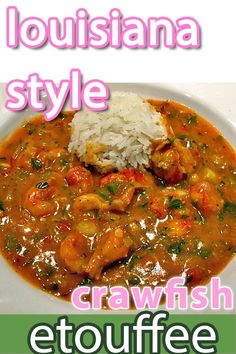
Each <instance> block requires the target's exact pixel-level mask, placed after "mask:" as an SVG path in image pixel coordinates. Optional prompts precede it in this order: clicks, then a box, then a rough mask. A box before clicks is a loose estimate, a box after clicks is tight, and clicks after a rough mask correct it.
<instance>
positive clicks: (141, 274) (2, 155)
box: [0, 84, 236, 313]
mask: <svg viewBox="0 0 236 354" xmlns="http://www.w3.org/2000/svg"><path fill="white" fill-rule="evenodd" d="M121 88H122V90H125V91H128V92H129V91H133V92H137V93H139V94H140V95H143V96H145V97H146V98H147V99H149V102H150V103H151V104H152V105H153V107H155V109H156V111H157V112H161V113H162V114H163V115H164V116H165V118H166V119H167V120H168V123H169V124H170V126H171V127H172V129H173V131H174V134H175V137H176V140H177V141H178V144H180V146H181V149H186V150H187V151H188V152H190V154H191V156H192V157H193V159H194V161H195V167H194V169H193V170H192V169H191V172H189V174H188V175H187V176H185V177H184V178H179V177H178V173H179V172H178V170H176V166H174V168H173V166H172V167H171V168H169V169H168V171H167V172H166V171H165V169H164V172H163V173H164V174H162V173H159V175H158V178H157V176H156V175H154V173H153V171H150V170H147V171H142V172H140V171H131V170H128V171H124V172H122V173H123V174H122V176H123V177H124V176H125V177H124V178H123V177H122V178H121V179H120V173H111V174H107V175H105V176H104V175H102V174H100V173H98V172H96V171H94V170H93V169H88V168H87V167H86V166H83V164H81V163H80V162H79V161H78V159H77V157H76V156H75V155H73V154H69V152H68V150H67V147H68V143H69V140H70V122H71V120H72V118H73V116H74V112H71V111H68V110H66V107H65V110H64V111H63V112H62V113H61V114H60V115H59V117H58V118H57V119H55V120H54V121H52V122H50V123H47V122H45V121H44V119H43V117H42V116H40V115H39V114H37V116H36V115H35V113H34V112H31V111H30V110H26V111H24V112H22V113H18V114H16V113H9V112H3V113H2V116H3V120H2V122H1V137H2V138H4V137H5V136H6V135H7V136H8V137H7V139H3V142H2V143H1V146H0V170H1V181H0V190H1V197H0V213H1V215H0V216H1V228H0V249H1V254H2V257H1V270H0V277H1V279H3V281H4V282H5V284H6V286H5V289H4V290H2V293H1V295H0V301H1V302H0V307H1V312H3V313H4V312H5V313H12V312H25V313H28V312H31V313H34V312H41V313H43V312H45V311H47V312H48V311H49V312H56V313H63V312H67V313H68V312H74V311H75V310H74V309H73V308H72V305H71V304H70V302H69V301H67V302H66V301H62V300H70V295H71V292H72V291H73V289H75V288H76V287H77V286H83V285H89V286H103V285H106V286H114V285H122V286H125V287H127V288H129V287H130V286H144V285H148V286H158V285H164V284H165V283H166V281H167V280H168V279H170V278H171V277H174V276H183V277H185V279H186V286H188V287H189V289H190V290H191V288H193V287H194V286H196V285H199V284H204V285H205V284H207V283H208V282H209V280H210V279H211V277H213V276H216V275H220V276H221V279H222V282H224V283H225V282H226V283H225V285H229V286H233V279H234V273H235V267H236V265H235V259H234V255H235V252H236V154H235V150H234V148H235V142H234V141H235V127H234V126H233V124H232V122H231V121H230V120H229V119H227V116H226V114H225V115H224V112H223V113H219V112H218V111H217V109H215V110H214V107H213V108H212V105H211V104H209V103H208V102H207V100H206V101H205V102H204V100H200V99H198V98H195V97H194V95H191V94H190V93H189V92H188V91H183V90H182V92H181V86H179V88H174V87H168V86H166V85H162V86H161V85H160V86H159V85H145V84H136V85H135V84H119V85H111V89H121ZM190 92H191V90H190ZM235 113H236V112H235ZM173 144H174V143H173V141H169V143H168V149H167V153H166V150H165V151H164V153H163V156H164V157H163V156H162V157H161V163H164V164H167V165H168V164H171V163H172V160H171V158H172V157H170V155H171V154H172V152H173V150H174V145H173ZM158 158H159V160H160V157H158ZM159 160H158V161H159ZM163 161H164V162H163ZM159 162H160V161H159ZM186 163H188V161H187V162H186ZM172 165H173V163H172ZM158 168H159V167H158ZM79 169H80V175H79V179H80V181H81V178H82V180H83V183H85V189H86V188H92V191H93V192H94V193H97V194H98V195H100V196H102V197H103V198H104V200H109V201H113V200H114V198H115V197H117V196H118V197H119V193H122V190H123V189H122V188H127V185H128V186H129V185H130V184H132V183H133V182H134V180H135V181H137V180H138V183H139V188H138V189H137V190H135V193H134V196H133V198H132V201H131V202H130V204H129V206H128V207H127V209H126V210H125V211H124V212H123V211H122V213H121V212H116V211H114V210H108V211H106V212H100V210H97V209H96V210H84V211H81V210H80V212H78V211H77V212H74V209H73V202H74V200H75V199H76V198H78V196H79V195H81V194H83V193H85V192H84V191H82V192H81V191H78V185H76V183H74V181H76V179H77V178H78V170H79ZM166 173H168V176H167V175H166ZM176 174H177V177H176ZM159 177H160V178H159ZM91 178H92V180H93V182H92V187H91ZM121 182H122V183H124V185H122V183H121ZM140 185H141V187H140ZM120 230H123V231H122V237H123V239H122V240H123V241H122V242H120V239H119V238H120V237H121V235H120V232H121V231H120ZM81 234H83V235H84V236H85V237H84V238H81V236H78V235H81ZM104 235H105V236H104ZM127 235H128V236H127ZM94 236H96V237H94ZM124 237H125V238H124ZM130 240H131V241H130ZM129 242H132V245H135V246H132V247H131V246H130V244H129ZM125 247H126V248H127V249H126V248H125ZM78 249H82V250H83V252H78ZM122 251H123V252H124V256H122V257H121V256H120V254H121V253H122ZM76 252H77V253H76ZM116 254H117V255H116ZM88 255H89V259H90V260H91V262H90V263H91V264H93V265H95V266H94V267H93V268H91V266H90V268H91V269H92V270H90V273H89V272H88V273H86V272H85V273H86V274H85V273H84V272H82V271H79V270H80V269H81V267H82V268H83V262H86V261H87V257H88ZM96 257H97V258H96ZM99 262H100V263H99ZM81 264H82V265H81ZM90 274H91V276H90ZM32 285H33V286H32ZM39 290H41V291H39ZM163 306H164V305H163ZM103 307H104V309H105V308H107V304H106V299H104V304H103ZM131 308H132V304H131Z"/></svg>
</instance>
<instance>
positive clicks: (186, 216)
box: [181, 214, 189, 220]
mask: <svg viewBox="0 0 236 354" xmlns="http://www.w3.org/2000/svg"><path fill="white" fill-rule="evenodd" d="M188 218H189V215H185V214H183V215H181V219H183V220H186V219H188Z"/></svg>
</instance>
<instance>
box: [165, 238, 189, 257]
mask: <svg viewBox="0 0 236 354" xmlns="http://www.w3.org/2000/svg"><path fill="white" fill-rule="evenodd" d="M183 245H185V241H184V240H181V241H180V242H174V243H172V244H170V245H169V247H168V253H170V254H179V253H181V252H182V246H183Z"/></svg>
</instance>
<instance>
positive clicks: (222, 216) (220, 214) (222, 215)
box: [218, 211, 224, 221]
mask: <svg viewBox="0 0 236 354" xmlns="http://www.w3.org/2000/svg"><path fill="white" fill-rule="evenodd" d="M218 218H219V220H220V221H223V220H224V212H223V211H221V212H220V213H219V215H218Z"/></svg>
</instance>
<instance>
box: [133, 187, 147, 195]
mask: <svg viewBox="0 0 236 354" xmlns="http://www.w3.org/2000/svg"><path fill="white" fill-rule="evenodd" d="M145 193H146V189H144V188H140V189H138V190H137V191H135V195H143V194H145Z"/></svg>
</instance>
